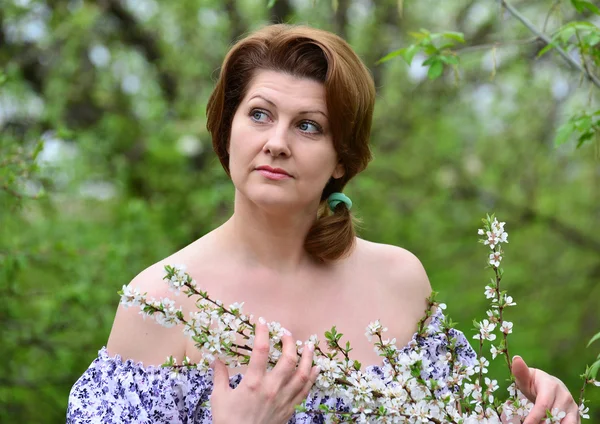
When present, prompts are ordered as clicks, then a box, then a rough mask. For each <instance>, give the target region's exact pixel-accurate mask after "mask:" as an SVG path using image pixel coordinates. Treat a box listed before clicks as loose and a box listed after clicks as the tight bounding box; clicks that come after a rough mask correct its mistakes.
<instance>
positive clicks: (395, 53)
mask: <svg viewBox="0 0 600 424" xmlns="http://www.w3.org/2000/svg"><path fill="white" fill-rule="evenodd" d="M404 50H406V49H399V50H394V51H393V52H391V53H388V54H386V55H385V56H383V57H382V58H381V59H379V60H378V61H377V62H375V64H376V65H379V64H380V63H383V62H387V61H388V60H390V59H393V58H395V57H396V56H400V55H401V54H403V52H404ZM409 65H410V63H409Z"/></svg>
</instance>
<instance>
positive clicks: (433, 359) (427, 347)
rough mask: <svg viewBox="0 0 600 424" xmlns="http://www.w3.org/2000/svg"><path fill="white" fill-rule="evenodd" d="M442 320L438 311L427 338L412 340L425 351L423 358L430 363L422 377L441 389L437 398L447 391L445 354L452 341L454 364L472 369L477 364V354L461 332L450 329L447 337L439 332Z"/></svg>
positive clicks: (447, 369) (447, 365) (448, 373)
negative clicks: (453, 345) (433, 381)
mask: <svg viewBox="0 0 600 424" xmlns="http://www.w3.org/2000/svg"><path fill="white" fill-rule="evenodd" d="M443 319H444V315H443V314H442V312H441V310H440V309H438V310H437V312H436V313H435V314H434V316H433V319H432V321H431V323H430V324H429V326H428V328H427V333H428V334H427V336H425V337H423V338H416V339H415V340H414V343H417V344H418V345H419V346H420V347H421V349H423V350H424V351H425V352H424V353H425V355H424V356H425V358H426V359H428V360H429V361H430V365H429V367H427V368H426V369H424V370H423V371H422V373H421V375H422V377H423V378H424V379H426V380H431V379H435V380H437V381H438V383H439V384H440V386H441V387H442V388H441V389H440V390H437V391H436V395H437V396H440V395H443V394H445V393H446V392H447V391H448V390H449V388H448V387H447V386H446V383H447V382H448V381H449V377H450V373H451V369H450V363H449V362H448V361H447V358H446V354H447V353H448V352H449V351H450V343H451V342H452V339H455V340H456V345H455V356H454V358H453V360H454V363H455V364H460V365H463V366H467V367H469V366H471V367H472V366H474V365H475V364H476V363H477V362H478V358H477V353H476V352H475V350H474V349H473V348H472V347H471V345H470V344H469V341H468V340H467V338H466V337H465V335H464V334H463V332H462V331H460V330H457V329H455V328H452V329H450V330H449V331H448V336H449V337H448V336H447V335H446V334H445V333H444V332H442V331H440V329H441V323H442V321H443ZM449 339H450V340H449Z"/></svg>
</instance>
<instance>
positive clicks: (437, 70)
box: [427, 60, 444, 80]
mask: <svg viewBox="0 0 600 424" xmlns="http://www.w3.org/2000/svg"><path fill="white" fill-rule="evenodd" d="M442 72H444V64H443V63H442V61H441V60H438V61H436V62H434V63H432V64H431V66H430V67H429V71H427V76H428V77H429V79H432V80H433V79H436V78H438V77H439V76H440V75H442Z"/></svg>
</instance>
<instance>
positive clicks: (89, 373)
mask: <svg viewBox="0 0 600 424" xmlns="http://www.w3.org/2000/svg"><path fill="white" fill-rule="evenodd" d="M211 389H212V377H211V376H210V375H208V374H206V373H204V374H202V373H201V372H200V371H198V370H183V371H182V372H179V373H175V372H173V370H172V369H168V368H162V367H152V366H149V367H144V366H143V364H141V363H136V362H134V361H132V360H127V361H122V360H121V358H120V357H119V356H118V355H117V356H115V357H109V356H108V353H107V352H106V348H102V349H101V350H100V352H99V354H98V358H96V359H95V360H94V361H93V362H92V364H91V365H90V366H89V368H88V369H87V370H86V371H85V372H84V373H83V375H82V376H81V377H80V378H79V379H78V380H77V382H76V383H75V384H74V385H73V388H72V389H71V392H70V394H69V402H68V407H67V424H84V423H86V424H88V423H90V424H93V423H94V424H95V423H103V424H117V423H123V424H129V423H136V424H137V423H148V424H150V423H160V424H162V423H165V424H166V423H176V424H192V423H194V424H197V423H203V422H205V420H203V419H202V416H198V411H197V409H199V408H197V407H198V405H201V404H202V403H203V402H205V401H206V400H208V397H209V395H210V392H211V391H212V390H211ZM194 415H195V416H194ZM201 415H202V414H201ZM208 422H210V421H208Z"/></svg>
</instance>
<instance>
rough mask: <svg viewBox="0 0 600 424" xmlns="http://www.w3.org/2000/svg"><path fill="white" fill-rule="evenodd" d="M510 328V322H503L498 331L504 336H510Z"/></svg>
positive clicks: (511, 326)
mask: <svg viewBox="0 0 600 424" xmlns="http://www.w3.org/2000/svg"><path fill="white" fill-rule="evenodd" d="M512 328H513V323H512V322H510V321H503V322H502V325H501V326H500V331H502V332H503V333H504V334H510V333H512Z"/></svg>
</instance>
